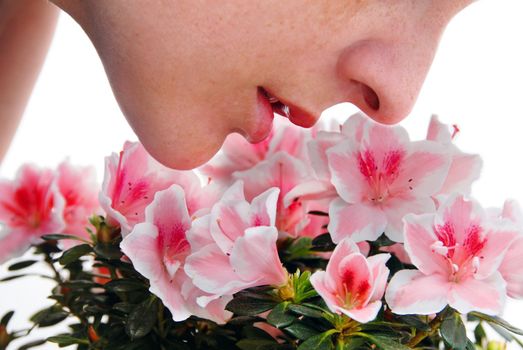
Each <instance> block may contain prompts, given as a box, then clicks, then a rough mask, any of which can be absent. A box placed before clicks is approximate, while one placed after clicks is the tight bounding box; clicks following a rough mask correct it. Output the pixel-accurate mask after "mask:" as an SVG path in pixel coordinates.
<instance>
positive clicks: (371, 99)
mask: <svg viewBox="0 0 523 350" xmlns="http://www.w3.org/2000/svg"><path fill="white" fill-rule="evenodd" d="M359 84H360V89H361V94H362V96H363V100H364V101H365V103H366V104H367V106H369V107H370V108H371V109H372V110H374V111H377V110H379V109H380V99H379V97H378V94H376V92H375V91H374V90H372V89H371V88H370V87H369V86H368V85H365V84H363V83H359Z"/></svg>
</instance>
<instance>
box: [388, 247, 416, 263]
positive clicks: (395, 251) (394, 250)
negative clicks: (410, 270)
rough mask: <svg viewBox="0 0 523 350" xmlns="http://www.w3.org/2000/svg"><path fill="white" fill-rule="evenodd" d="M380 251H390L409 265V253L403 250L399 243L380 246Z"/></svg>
mask: <svg viewBox="0 0 523 350" xmlns="http://www.w3.org/2000/svg"><path fill="white" fill-rule="evenodd" d="M380 251H381V252H387V253H392V254H394V256H395V257H396V258H398V260H399V261H400V262H401V263H403V264H408V265H411V264H412V261H410V257H409V254H407V252H406V251H405V247H404V246H403V244H401V243H395V244H393V245H389V246H386V247H381V248H380Z"/></svg>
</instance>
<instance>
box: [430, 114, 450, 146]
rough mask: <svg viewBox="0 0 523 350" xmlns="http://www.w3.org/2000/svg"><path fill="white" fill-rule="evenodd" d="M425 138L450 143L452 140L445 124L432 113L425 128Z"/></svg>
mask: <svg viewBox="0 0 523 350" xmlns="http://www.w3.org/2000/svg"><path fill="white" fill-rule="evenodd" d="M427 140H430V141H437V142H441V143H450V142H451V141H452V134H451V133H450V130H449V127H448V125H447V124H443V123H442V122H440V121H439V118H438V116H437V115H435V114H434V115H432V117H431V119H430V123H429V128H428V130H427Z"/></svg>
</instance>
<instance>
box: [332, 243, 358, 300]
mask: <svg viewBox="0 0 523 350" xmlns="http://www.w3.org/2000/svg"><path fill="white" fill-rule="evenodd" d="M359 252H360V250H359V248H358V246H357V245H356V244H355V243H354V242H353V241H352V240H351V239H348V238H345V239H343V240H342V241H341V242H340V243H339V244H338V245H337V246H336V248H334V251H333V252H332V255H331V257H330V259H329V263H328V264H327V268H326V273H327V276H326V278H327V279H328V280H329V285H330V287H331V289H333V290H334V289H335V288H336V280H337V276H338V271H339V266H340V263H341V261H342V260H343V259H344V258H345V257H346V256H349V255H351V254H354V253H359Z"/></svg>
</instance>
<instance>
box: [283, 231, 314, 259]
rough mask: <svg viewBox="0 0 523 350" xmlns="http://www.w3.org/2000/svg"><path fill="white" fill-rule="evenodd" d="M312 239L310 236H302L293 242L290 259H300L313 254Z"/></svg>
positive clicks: (289, 251) (290, 248)
mask: <svg viewBox="0 0 523 350" xmlns="http://www.w3.org/2000/svg"><path fill="white" fill-rule="evenodd" d="M311 248H312V239H311V238H310V237H301V238H298V239H296V240H295V241H294V242H292V244H291V246H290V247H289V248H288V250H287V251H288V254H289V258H288V259H289V260H294V259H299V258H302V257H306V256H309V255H310V254H311Z"/></svg>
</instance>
